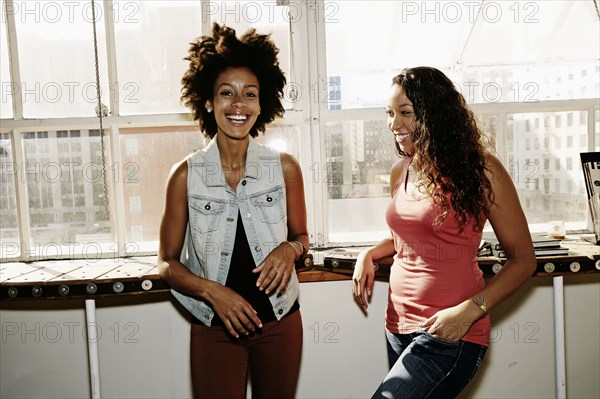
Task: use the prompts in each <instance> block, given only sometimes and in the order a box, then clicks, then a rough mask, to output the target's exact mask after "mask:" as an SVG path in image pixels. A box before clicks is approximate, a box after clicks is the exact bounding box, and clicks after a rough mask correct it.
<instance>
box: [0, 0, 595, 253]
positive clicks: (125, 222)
mask: <svg viewBox="0 0 600 399" xmlns="http://www.w3.org/2000/svg"><path fill="white" fill-rule="evenodd" d="M51 3H52V5H51V7H55V8H56V7H58V11H60V13H55V14H49V13H43V12H41V6H39V7H38V10H40V12H37V11H34V12H24V10H23V9H19V10H20V11H19V10H17V12H14V13H11V14H6V15H4V17H3V18H2V19H1V22H0V23H1V25H0V29H2V32H14V33H11V35H0V79H1V82H0V88H1V93H0V94H1V95H0V100H1V106H0V118H2V124H1V125H0V160H1V161H2V164H1V165H0V171H1V172H2V175H1V176H0V177H1V180H2V181H1V183H2V185H1V188H0V204H1V205H2V208H1V210H0V212H1V213H0V223H1V225H2V229H1V232H0V239H1V241H2V243H1V245H0V260H1V261H6V260H14V259H20V260H26V261H29V260H37V259H42V258H47V257H55V256H59V255H62V256H67V255H68V256H71V254H74V256H78V254H79V256H81V251H82V248H83V247H84V246H85V244H86V243H90V242H93V243H98V244H99V245H100V246H101V247H102V248H103V251H104V252H103V253H102V256H114V255H115V251H118V255H120V256H123V255H131V254H132V252H131V250H127V249H126V248H127V244H129V243H132V244H134V245H133V246H131V247H130V248H135V252H136V254H141V253H149V254H154V253H156V249H157V242H158V228H159V223H160V216H161V214H162V210H163V209H162V208H163V206H164V184H165V181H166V178H167V175H168V172H169V170H170V168H171V166H172V165H173V164H174V163H176V162H178V161H180V160H181V159H183V158H184V157H185V156H186V155H188V154H189V153H191V152H193V151H197V150H199V149H202V148H204V146H205V145H206V141H205V139H204V137H203V135H202V134H201V133H200V132H199V130H198V127H197V125H196V124H195V123H194V122H193V121H191V120H190V118H189V116H188V114H187V112H188V111H187V109H185V108H184V107H183V106H182V105H181V103H180V101H179V97H180V94H181V93H180V80H181V76H182V74H183V71H184V70H185V69H186V67H187V65H186V62H185V61H183V58H184V57H185V56H186V55H187V50H188V46H189V43H190V41H192V40H194V38H196V37H198V36H199V35H202V34H207V33H208V32H209V30H210V26H211V23H212V22H213V21H219V22H224V23H226V24H228V25H229V26H232V27H234V28H236V29H237V30H238V33H241V32H243V31H244V30H246V29H247V28H250V27H254V28H257V29H258V30H259V31H261V32H270V33H272V36H273V38H274V40H275V41H276V43H277V45H278V47H279V48H280V54H279V60H280V63H281V65H282V68H283V69H284V71H285V72H286V76H287V86H286V87H285V89H284V100H285V101H284V105H285V108H286V113H285V115H284V117H283V118H281V119H278V120H276V121H274V123H273V124H272V125H271V126H269V128H268V130H267V134H266V135H264V136H260V138H259V139H258V140H259V141H260V142H262V143H265V144H266V145H269V146H271V147H273V148H277V149H280V150H284V151H288V152H290V153H292V154H293V155H294V156H295V157H296V158H297V159H298V160H299V162H300V164H301V166H302V169H303V173H304V182H305V192H306V199H307V206H308V222H309V231H310V233H311V237H310V240H311V244H312V245H314V246H329V245H333V244H344V243H348V242H367V241H368V242H371V241H377V240H379V239H380V238H381V237H382V236H383V235H386V234H388V228H387V225H386V223H385V218H384V211H385V207H386V206H387V204H388V202H389V197H390V187H389V179H390V176H389V171H390V167H391V165H392V164H393V163H394V162H396V161H397V160H398V157H397V155H396V151H395V148H394V146H393V142H392V141H391V135H390V133H389V131H388V128H387V126H386V121H385V114H384V112H383V107H384V106H385V105H386V101H387V95H388V91H389V86H390V84H391V79H392V77H393V76H394V75H396V74H397V73H398V72H399V71H400V70H402V68H404V67H409V66H414V65H432V66H435V67H438V68H440V69H441V70H442V71H444V72H445V73H447V74H448V76H450V78H451V80H452V81H453V82H454V83H455V85H456V87H457V88H458V89H459V90H460V91H461V92H462V93H463V95H464V97H465V98H466V100H467V102H468V103H469V104H470V105H471V107H472V108H473V110H474V111H475V113H476V116H477V118H478V120H479V122H480V126H481V127H482V130H483V132H484V134H485V136H486V144H487V145H489V146H490V148H491V149H492V150H496V151H497V153H498V156H499V158H500V159H501V160H502V161H503V162H504V164H505V165H506V168H507V169H508V170H509V172H510V174H511V177H512V179H513V181H514V183H515V185H516V186H517V190H518V193H519V196H520V199H521V200H522V204H523V205H524V207H525V211H526V214H527V218H528V221H529V222H530V223H531V225H532V231H533V230H535V228H536V225H538V224H539V225H542V224H543V223H545V222H547V220H553V219H556V220H565V221H566V222H567V223H568V225H569V226H570V227H571V226H575V225H578V226H581V227H585V225H586V221H587V218H588V210H587V206H586V202H585V201H586V197H585V192H584V191H582V189H583V187H582V186H581V180H582V179H581V176H580V175H581V171H580V170H579V167H578V165H579V158H578V156H579V155H578V154H579V152H581V151H592V150H596V151H598V150H600V122H599V121H600V112H599V110H598V108H599V107H598V104H597V93H598V87H600V86H599V82H600V68H598V67H597V58H598V51H597V49H598V47H599V46H600V40H599V39H598V37H597V30H598V24H597V21H596V20H594V21H590V19H589V15H590V7H591V6H592V5H591V4H588V2H569V3H568V5H569V6H568V7H566V6H565V5H566V4H567V2H566V1H553V2H539V3H538V4H536V6H537V8H539V13H536V14H535V15H526V14H524V13H520V14H519V15H518V16H517V15H516V14H515V7H514V5H513V4H512V3H511V2H495V3H494V5H493V7H500V8H501V12H500V13H498V14H497V17H498V18H496V17H495V16H494V15H496V14H492V13H489V14H486V13H485V10H484V9H482V13H480V14H479V15H480V17H479V20H478V21H477V22H476V23H475V22H474V21H473V20H470V17H469V16H474V15H478V11H479V7H484V8H485V7H487V6H486V3H483V5H478V4H475V3H476V2H473V4H467V3H469V2H464V4H463V2H446V3H447V4H446V3H444V2H441V3H439V4H438V5H435V7H434V6H432V7H429V6H426V5H425V3H424V2H415V3H414V4H413V5H412V6H414V7H416V8H415V9H414V10H413V11H412V12H408V11H409V10H408V9H407V8H406V7H407V3H406V2H393V1H385V0H381V1H376V0H374V1H369V4H368V5H369V6H368V7H365V4H366V3H364V2H350V1H347V2H336V1H327V0H325V1H315V2H303V1H297V0H291V1H290V2H289V4H287V3H288V2H286V1H275V0H268V1H264V2H253V1H209V0H206V1H200V0H173V1H158V0H157V1H136V0H132V1H127V2H119V1H113V0H105V1H102V2H100V1H97V2H96V4H97V5H98V6H97V7H100V8H98V10H101V12H99V13H98V16H99V18H98V21H97V25H98V27H99V29H97V32H98V43H97V44H98V54H99V63H98V67H99V76H100V88H101V94H102V102H103V104H104V105H105V106H106V107H107V109H108V115H107V116H106V118H105V119H104V124H103V128H104V130H103V131H102V132H101V131H100V126H99V123H98V120H97V118H96V111H95V108H96V106H97V98H96V77H95V62H94V58H93V54H94V50H93V48H94V45H93V44H94V43H93V37H92V29H91V28H92V26H91V16H90V15H88V14H86V13H85V12H84V11H85V10H83V8H84V5H83V4H80V3H77V2H71V3H69V4H67V3H68V2H67V3H64V4H63V3H62V2H51ZM421 3H422V4H421ZM32 4H33V3H32ZM40 4H41V3H40ZM49 4H50V3H49ZM280 4H283V5H280ZM286 4H287V5H286ZM2 5H3V7H5V6H6V2H4V1H3V2H2ZM104 6H106V7H107V10H108V9H109V8H110V16H111V18H112V22H111V21H110V20H107V19H106V17H107V15H109V14H107V12H106V10H105V9H104ZM36 7H37V6H36ZM428 7H429V8H428ZM490 7H492V6H490ZM511 7H512V8H511ZM32 8H35V7H34V6H32ZM537 8H536V9H537ZM432 10H433V11H432ZM87 11H88V12H89V8H87ZM488 11H490V12H491V11H492V9H491V8H490V9H489V10H488ZM526 17H529V18H535V19H538V20H541V19H542V18H543V20H544V23H529V22H535V21H529V22H527V21H525V20H524V19H525V18H526ZM515 18H518V20H515ZM173 21H177V24H173ZM552 29H554V31H552V33H551V34H550V33H549V32H550V30H552ZM107 32H108V35H107V36H106V33H107ZM372 32H377V35H378V37H379V38H380V39H378V40H375V41H374V40H373V35H372V34H371V33H372ZM497 32H503V34H502V35H498V34H497ZM105 36H106V37H109V38H110V37H114V46H112V45H107V40H106V37H105ZM440 37H444V38H448V40H449V41H448V40H446V41H443V40H440ZM581 37H586V38H587V39H586V41H581V40H579V39H580V38H581ZM406 38H418V39H419V40H406ZM13 39H16V41H15V42H14V43H13V42H11V43H9V41H12V40H13ZM516 42H518V43H519V46H516V47H515V46H514V43H516ZM348 43H352V46H349V45H348ZM573 43H578V44H579V45H577V46H573ZM9 44H10V46H9ZM109 44H110V43H109ZM540 45H541V46H543V47H542V48H544V49H545V51H543V52H540V51H538V50H539V48H540ZM17 47H18V49H17V50H18V51H17V52H14V54H12V53H11V54H9V49H11V48H14V49H16V48H17ZM357 48H358V49H361V53H360V57H357V52H356V49H357ZM140 49H142V50H143V51H140ZM74 54H75V55H77V57H76V59H77V62H73V59H74V58H75V57H74ZM132 54H135V57H133V56H132ZM534 55H535V56H534ZM15 71H18V72H19V78H18V79H16V77H14V76H11V73H13V75H15ZM14 80H18V82H15V81H14ZM583 87H587V88H588V90H585V91H584V90H579V88H583ZM569 90H573V93H572V94H569ZM572 96H575V97H574V98H573V99H572V100H571V99H570V98H571V97H572ZM577 96H578V97H577ZM563 99H568V100H563ZM548 101H551V103H548ZM549 107H551V108H549ZM557 110H560V112H559V111H557ZM576 113H579V123H578V122H577V116H576V115H574V114H576ZM574 118H575V119H574ZM588 118H591V120H590V123H589V125H590V126H589V127H588ZM590 129H592V130H590ZM563 137H565V139H563ZM574 137H575V138H574ZM532 140H533V141H532ZM588 143H590V144H591V143H594V148H588ZM542 144H543V150H541V149H540V146H541V145H542ZM542 186H543V187H542ZM561 189H562V190H561ZM549 190H550V191H549ZM16 193H23V194H24V195H22V196H19V198H18V199H17V195H16ZM546 193H550V194H553V195H550V196H548V198H544V199H543V200H542V199H541V197H542V196H544V195H545V194H546ZM555 193H556V195H554V194H555ZM22 235H23V237H21V236H22ZM69 242H70V243H74V244H72V246H71V247H66V246H67V244H66V243H69ZM116 248H119V249H118V250H117V249H116Z"/></svg>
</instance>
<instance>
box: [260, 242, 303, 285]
mask: <svg viewBox="0 0 600 399" xmlns="http://www.w3.org/2000/svg"><path fill="white" fill-rule="evenodd" d="M293 245H294V244H292V243H289V242H287V241H284V242H282V243H281V244H279V246H278V247H277V248H275V249H274V250H273V251H271V253H270V254H269V255H267V257H266V258H265V260H264V261H263V262H262V263H261V264H260V265H258V267H256V268H255V269H254V270H252V272H253V273H260V275H259V276H258V279H257V280H256V286H257V287H258V289H260V290H261V291H262V290H265V293H266V294H267V295H268V294H270V293H271V292H273V291H275V290H277V294H281V293H282V292H283V291H285V289H286V288H287V284H288V282H289V281H290V277H291V276H292V273H295V272H296V269H295V266H294V261H295V260H296V255H297V252H296V250H295V249H294V247H293Z"/></svg>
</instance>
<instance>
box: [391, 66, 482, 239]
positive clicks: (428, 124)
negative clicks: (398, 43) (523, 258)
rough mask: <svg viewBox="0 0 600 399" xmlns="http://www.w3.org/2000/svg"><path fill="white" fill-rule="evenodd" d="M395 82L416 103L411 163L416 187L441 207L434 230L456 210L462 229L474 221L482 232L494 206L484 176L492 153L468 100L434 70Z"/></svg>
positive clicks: (406, 74) (410, 71)
mask: <svg viewBox="0 0 600 399" xmlns="http://www.w3.org/2000/svg"><path fill="white" fill-rule="evenodd" d="M393 84H395V85H399V86H400V87H401V88H402V89H403V91H404V93H405V94H406V96H407V97H408V99H409V100H410V101H411V102H412V105H413V110H414V113H415V121H414V124H413V130H412V132H411V139H412V142H413V145H414V147H415V154H414V156H413V161H412V164H413V167H414V168H415V171H416V173H417V181H419V183H418V186H419V187H418V188H419V189H420V190H421V191H422V192H424V193H425V194H426V195H428V196H430V197H431V198H432V199H433V201H434V203H435V204H437V205H438V206H439V207H440V213H439V214H438V216H437V217H436V218H435V220H434V222H433V224H434V228H439V227H440V226H441V224H442V222H443V221H444V219H445V218H446V217H447V216H448V214H449V212H450V207H452V208H453V209H454V210H455V212H456V214H455V215H456V216H455V218H456V222H457V223H458V225H459V227H460V230H461V231H462V230H464V227H465V225H466V224H468V223H471V220H472V222H473V225H474V228H476V229H483V225H484V223H485V217H487V216H488V215H489V205H490V204H491V203H492V202H493V193H492V189H491V188H492V184H491V182H490V180H489V179H488V177H487V176H486V174H485V172H486V169H487V167H486V160H485V156H486V154H487V153H488V151H487V149H486V147H485V145H484V140H483V134H482V132H481V130H480V129H479V127H478V126H477V122H476V120H475V115H474V114H473V112H472V111H471V110H470V109H469V107H468V106H467V103H466V101H465V99H464V97H463V96H462V94H461V93H460V92H459V91H458V90H456V88H455V86H454V84H453V83H452V81H451V80H450V79H448V77H447V76H446V75H444V73H442V72H441V71H439V70H438V69H436V68H432V67H415V68H407V69H404V70H403V71H402V72H401V73H400V74H399V75H397V76H395V77H394V79H393ZM396 149H397V150H398V153H399V154H400V155H403V156H409V155H410V154H406V153H404V152H403V151H402V150H401V149H400V146H399V145H398V143H396ZM484 216H485V217H484ZM471 218H472V219H471Z"/></svg>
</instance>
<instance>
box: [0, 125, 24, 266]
mask: <svg viewBox="0 0 600 399" xmlns="http://www.w3.org/2000/svg"><path fill="white" fill-rule="evenodd" d="M15 176H17V177H18V176H19V170H18V166H17V165H16V164H15V163H14V162H13V157H12V145H11V141H10V137H9V135H8V134H7V133H2V134H0V180H1V182H0V183H1V184H0V226H2V229H0V241H2V244H1V245H0V262H4V261H6V260H7V259H11V258H17V257H19V256H20V254H21V246H20V243H19V225H18V223H17V220H18V219H17V197H16V193H15Z"/></svg>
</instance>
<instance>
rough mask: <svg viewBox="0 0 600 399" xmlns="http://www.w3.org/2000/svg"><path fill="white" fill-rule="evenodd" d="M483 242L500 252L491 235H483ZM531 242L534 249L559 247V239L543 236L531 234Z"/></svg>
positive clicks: (495, 239) (497, 243) (496, 241)
mask: <svg viewBox="0 0 600 399" xmlns="http://www.w3.org/2000/svg"><path fill="white" fill-rule="evenodd" d="M483 240H485V241H487V242H489V243H490V244H491V246H492V249H493V250H496V251H500V250H502V246H501V245H500V242H498V239H497V238H496V236H495V235H493V234H491V235H490V234H484V237H483ZM531 242H533V248H534V249H536V250H537V249H542V248H556V247H560V242H561V240H560V238H550V237H548V236H547V235H544V234H532V235H531Z"/></svg>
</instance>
